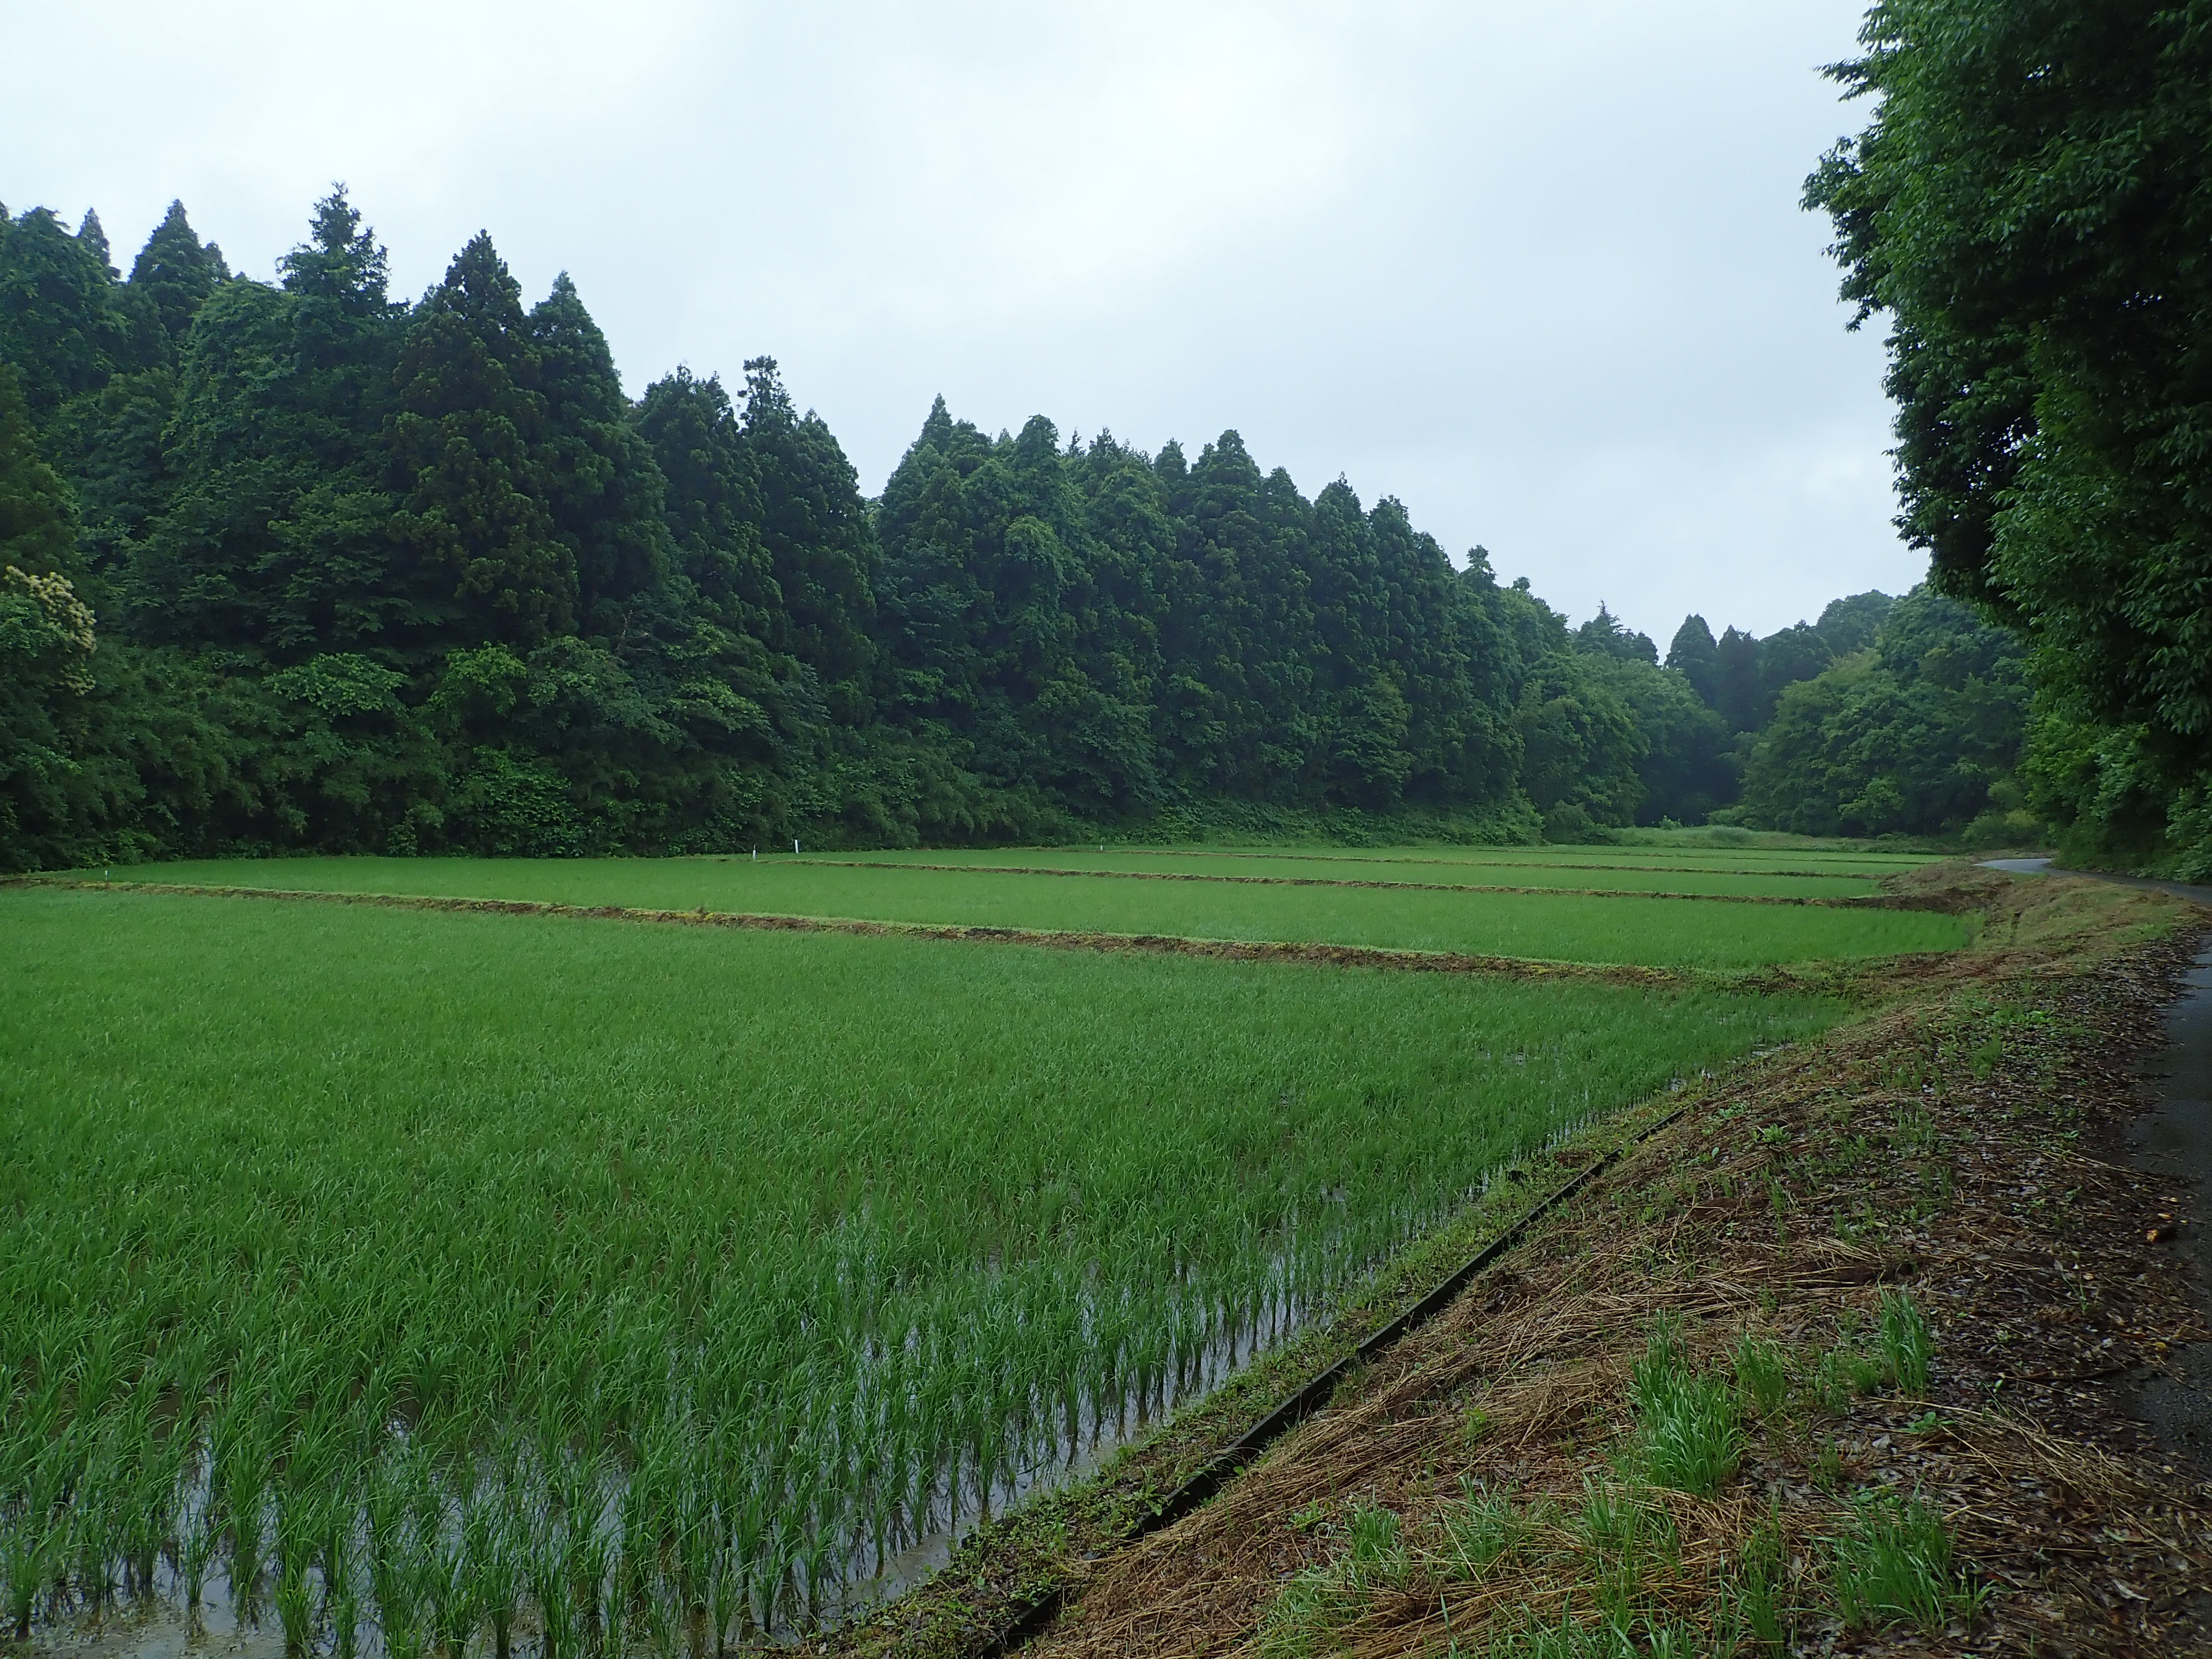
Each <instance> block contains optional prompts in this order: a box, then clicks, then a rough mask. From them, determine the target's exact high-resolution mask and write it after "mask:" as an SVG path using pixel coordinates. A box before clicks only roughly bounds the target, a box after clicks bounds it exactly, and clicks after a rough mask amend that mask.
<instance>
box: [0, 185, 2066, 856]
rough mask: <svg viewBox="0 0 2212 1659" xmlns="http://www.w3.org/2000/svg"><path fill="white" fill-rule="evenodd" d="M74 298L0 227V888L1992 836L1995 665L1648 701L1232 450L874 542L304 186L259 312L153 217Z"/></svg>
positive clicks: (1859, 658) (837, 463)
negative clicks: (1618, 832) (669, 858)
mask: <svg viewBox="0 0 2212 1659" xmlns="http://www.w3.org/2000/svg"><path fill="white" fill-rule="evenodd" d="M110 257H111V256H110V252H109V249H108V246H107V244H106V239H105V236H104V235H103V234H102V232H101V229H100V224H99V222H98V219H97V217H96V216H91V215H88V216H87V217H86V219H85V221H84V222H83V223H82V226H81V227H80V228H79V229H78V230H77V231H76V232H75V233H74V234H72V233H71V232H70V231H69V230H68V229H67V228H66V227H65V226H64V225H63V224H62V222H60V221H58V219H57V218H56V217H55V216H53V215H52V213H51V212H49V211H47V210H44V209H36V208H34V209H32V210H28V211H26V212H24V213H21V214H20V215H16V216H12V217H10V216H8V215H7V214H6V213H5V212H4V211H0V664H4V665H5V676H4V682H0V699H3V700H4V702H0V714H4V725H0V864H4V865H5V866H9V867H18V868H20V867H26V866H67V865H81V864H83V863H88V862H91V861H94V860H104V859H119V858H135V857H146V856H161V855H175V854H210V853H221V852H236V851H281V850H285V849H295V848H296V849H318V850H325V851H362V852H383V853H408V852H428V851H433V850H460V851H473V852H483V853H500V854H581V853H592V852H662V851H685V850H694V851H696V850H720V849H728V848H743V847H746V846H750V845H755V844H762V845H771V844H776V843H779V842H782V841H786V840H788V839H790V838H792V837H793V836H802V837H809V838H811V839H813V840H815V841H816V842H829V843H856V842H871V843H877V844H881V843H892V844H913V843H915V842H959V841H978V840H988V839H998V838H1012V837H1025V838H1048V837H1054V836H1066V835H1069V834H1073V833H1079V832H1081V831H1083V830H1085V829H1091V828H1094V827H1099V826H1116V827H1120V828H1123V829H1138V828H1142V827H1146V826H1149V827H1150V828H1152V829H1154V830H1157V831H1182V832H1185V833H1187V832H1188V831H1189V830H1190V829H1193V828H1200V827H1204V826H1205V825H1206V824H1207V823H1225V822H1235V823H1239V824H1241V825H1243V826H1244V827H1247V828H1249V827H1252V826H1254V825H1265V824H1269V823H1313V822H1316V821H1318V820H1321V819H1324V818H1327V817H1330V816H1331V815H1334V817H1336V819H1337V821H1338V822H1339V823H1344V822H1346V821H1355V822H1360V823H1367V822H1372V821H1376V820H1397V821H1400V822H1401V823H1404V822H1409V821H1411V820H1412V819H1415V818H1418V819H1419V822H1420V823H1421V824H1422V825H1423V826H1424V827H1425V828H1426V829H1428V830H1430V831H1431V832H1433V833H1444V834H1453V835H1461V836H1484V837H1492V838H1521V837H1528V836H1534V835H1537V834H1539V833H1548V834H1550V835H1552V836H1555V837H1559V838H1577V837H1587V836H1597V835H1601V834H1602V833H1603V832H1604V830H1605V829H1607V827H1608V826H1620V825H1626V824H1631V823H1661V822H1665V821H1674V822H1682V823H1690V822H1697V821H1699V820H1702V819H1705V817H1708V815H1711V814H1714V813H1716V812H1717V813H1720V814H1722V815H1723V818H1724V819H1726V818H1732V819H1734V820H1736V821H1742V822H1753V823H1774V824H1777V825H1781V826H1784V827H1789V828H1793V829H1794V828H1814V829H1820V830H1822V831H1824V832H1827V831H1843V832H1849V833H1874V834H1880V833H1884V832H1888V831H1903V832H1907V833H1917V834H1942V833H1954V832H1958V831H1960V830H1962V829H1966V828H1967V827H1968V826H1970V825H1973V824H1975V823H1984V825H1986V823H1987V822H1988V820H1989V818H1990V813H1991V812H1992V811H1996V812H1998V813H1999V814H2000V816H2001V815H2002V811H2003V809H2004V808H2006V807H2007V806H2008V805H2010V804H2011V802H2010V800H2009V799H2008V798H2007V797H2006V796H2005V793H2004V791H2005V789H2006V787H2007V785H2006V781H2005V775H2006V773H2007V770H2008V764H2009V761H2010V757H2011V750H2010V749H2008V747H2007V744H2008V743H2010V744H2012V745H2013V746H2014V747H2016V746H2017V742H2018V731H2019V727H2020V724H2021V708H2022V707H2023V703H2024V695H2025V694H2024V691H2023V690H2022V689H2021V678H2020V662H2019V657H2018V653H2017V652H2016V651H2014V650H2012V649H2011V648H2010V647H2009V645H2008V642H2007V641H2008V636H2005V635H2001V634H1998V633H1997V632H1996V631H1994V630H1991V629H1987V628H1985V627H1983V626H1982V625H1981V624H1979V623H1978V621H1977V620H1976V619H1975V618H1974V617H1972V614H1971V613H1970V612H1968V611H1966V610H1965V609H1964V608H1962V607H1960V606H1959V605H1955V604H1953V603H1951V602H1949V601H1947V600H1942V599H1937V598H1936V597H1935V596H1934V595H1930V594H1922V593H1916V594H1914V595H1912V596H1911V597H1909V598H1907V599H1905V600H1903V601H1899V602H1897V603H1896V604H1894V605H1893V604H1892V602H1891V601H1890V600H1888V599H1887V598H1885V597H1884V596H1881V595H1879V594H1867V595H1861V596H1859V597H1858V598H1857V599H1849V600H1842V601H1838V603H1837V604H1835V605H1831V606H1829V608H1828V610H1827V611H1826V612H1824V613H1823V615H1822V617H1821V618H1820V622H1819V623H1814V624H1810V625H1806V624H1801V625H1799V626H1798V627H1797V628H1796V629H1785V630H1783V631H1782V632H1781V633H1779V634H1776V635H1769V636H1768V637H1767V638H1765V639H1764V640H1758V639H1753V638H1752V637H1751V636H1750V635H1745V634H1742V633H1740V632H1739V631H1738V630H1736V629H1726V630H1725V631H1724V632H1723V634H1722V635H1721V636H1720V637H1719V638H1718V639H1715V638H1714V636H1713V635H1712V634H1711V629H1709V628H1708V626H1707V625H1706V624H1705V622H1704V621H1703V620H1701V619H1699V618H1697V617H1692V618H1691V619H1690V620H1689V621H1688V622H1687V623H1685V624H1684V627H1683V629H1682V630H1681V632H1680V633H1679V634H1678V635H1676V637H1675V639H1674V642H1673V646H1672V647H1671V649H1670V650H1669V652H1668V657H1667V659H1666V661H1665V663H1664V664H1662V663H1661V661H1660V660H1659V657H1658V653H1657V651H1656V647H1654V646H1653V645H1652V643H1651V641H1650V640H1649V639H1648V638H1646V637H1645V636H1644V635H1639V634H1632V633H1630V632H1628V631H1626V630H1625V629H1622V628H1621V627H1620V624H1619V623H1617V622H1616V621H1615V620H1614V619H1613V617H1611V616H1610V615H1609V614H1608V613H1607V612H1605V611H1601V613H1600V615H1599V616H1598V617H1596V618H1595V619H1594V620H1593V621H1591V622H1589V623H1584V624H1583V626H1582V627H1580V628H1579V629H1571V628H1570V627H1569V626H1568V625H1567V623H1566V622H1565V619H1564V618H1563V617H1560V616H1559V613H1557V612H1555V611H1553V610H1551V609H1550V607H1548V606H1547V605H1545V604H1544V603H1543V602H1542V600H1541V599H1538V598H1537V597H1536V596H1535V595H1534V593H1532V592H1530V591H1529V588H1528V583H1527V582H1526V580H1522V581H1517V582H1515V583H1511V584H1501V583H1499V582H1498V581H1497V580H1495V578H1494V576H1493V574H1492V570H1491V568H1490V566H1489V562H1488V560H1487V557H1486V555H1485V554H1484V553H1483V551H1482V550H1480V549H1479V548H1478V549H1476V550H1474V551H1473V552H1472V553H1471V554H1470V556H1468V561H1467V562H1466V564H1465V565H1464V567H1463V568H1455V567H1454V565H1453V563H1452V562H1451V561H1450V560H1449V558H1447V557H1446V556H1445V554H1444V551H1443V549H1442V548H1441V547H1440V546H1439V545H1438V544H1437V542H1436V541H1435V540H1434V539H1433V538H1431V537H1430V536H1428V535H1426V534H1425V533H1423V532H1420V531H1419V530H1417V529H1416V528H1415V527H1414V526H1413V525H1412V524H1411V523H1410V522H1409V520H1408V519H1407V514H1406V512H1405V509H1404V508H1403V507H1402V506H1401V504H1400V503H1398V502H1397V501H1395V500H1390V499H1387V498H1386V499H1384V500H1383V501H1378V502H1376V503H1375V504H1373V505H1372V506H1368V505H1365V504H1364V503H1362V502H1361V501H1360V500H1359V498H1358V496H1357V495H1355V494H1354V493H1353V491H1352V489H1351V488H1350V486H1349V485H1348V484H1346V483H1343V482H1341V481H1340V482H1338V483H1333V484H1330V485H1328V487H1326V488H1325V489H1322V490H1321V491H1320V492H1319V494H1318V495H1315V496H1313V497H1312V498H1310V499H1309V498H1308V497H1306V496H1305V495H1303V494H1301V493H1300V491H1299V490H1298V489H1297V487H1296V486H1295V485H1294V483H1292V481H1291V478H1290V477H1289V476H1288V475H1287V474H1286V473H1285V472H1284V471H1281V470H1280V469H1276V470H1274V471H1262V469H1261V466H1260V465H1259V464H1258V463H1257V462H1256V461H1255V459H1253V458H1252V456H1251V455H1250V454H1249V453H1248V452H1247V451H1246V449H1245V447H1244V445H1243V441H1241V439H1239V437H1238V436H1237V434H1236V433H1234V432H1227V433H1224V434H1223V435H1221V436H1220V437H1219V438H1218V439H1217V440H1216V441H1214V442H1212V443H1211V444H1208V445H1206V446H1205V447H1203V449H1202V450H1201V451H1200V453H1199V454H1198V455H1197V456H1196V457H1195V458H1192V457H1190V456H1188V455H1187V454H1186V453H1185V452H1184V451H1183V450H1182V447H1180V446H1179V445H1176V444H1175V443H1169V444H1167V445H1166V446H1164V447H1163V448H1161V449H1160V450H1159V451H1158V453H1151V454H1148V453H1145V452H1143V451H1141V450H1139V449H1136V448H1133V447H1129V446H1127V445H1125V444H1123V443H1121V442H1120V441H1116V440H1115V439H1114V438H1113V437H1112V436H1110V435H1105V434H1101V435H1097V436H1096V437H1094V438H1091V439H1090V440H1087V441H1084V440H1080V439H1078V438H1074V437H1071V438H1069V439H1067V440H1066V441H1062V439H1061V436H1060V433H1059V431H1058V430H1057V429H1056V428H1054V425H1053V424H1052V423H1051V422H1049V421H1047V420H1045V419H1043V418H1042V417H1038V418H1036V419H1032V420H1031V421H1030V422H1028V424H1027V425H1025V426H1024V428H1022V429H1021V431H1020V432H1019V433H1018V434H1011V435H1010V434H1006V433H1000V434H999V435H995V436H993V435H987V434H985V433H984V432H982V431H981V430H979V429H978V428H975V426H973V425H972V424H969V423H968V422H961V421H957V420H955V419H954V418H953V416H951V413H950V412H949V411H948V410H946V409H945V406H944V404H943V403H942V401H941V400H940V401H939V404H937V406H936V407H934V408H933V410H931V411H930V413H929V415H928V416H927V419H926V420H925V422H923V424H922V428H921V432H920V434H919V435H918V436H917V437H916V439H915V442H914V444H913V446H912V447H910V448H909V449H908V452H907V453H906V455H905V457H904V459H902V461H901V463H900V465H898V467H897V469H896V471H894V472H893V473H892V475H891V477H890V479H889V480H888V482H887V483H885V485H884V489H883V491H882V494H881V495H880V496H879V497H878V498H876V499H875V500H872V501H871V500H869V499H866V498H865V497H864V496H863V495H862V493H861V491H860V484H859V481H858V479H857V477H855V475H854V470H853V468H852V466H851V465H850V464H849V462H848V460H847V459H846V457H845V454H844V453H843V451H842V448H841V447H840V446H839V445H838V443H837V441H836V438H835V436H834V435H832V434H831V433H830V432H829V428H827V426H826V425H825V424H824V423H823V422H822V421H821V420H820V419H819V418H818V417H817V416H815V415H814V414H813V413H812V412H811V411H809V412H805V413H801V412H800V411H799V408H798V406H797V405H796V404H794V402H793V399H792V398H791V396H790V394H789V393H788V392H787V390H786V388H785V386H784V385H783V383H782V380H781V377H780V375H779V374H778V371H777V367H776V364H775V362H774V361H773V360H772V359H769V358H767V357H762V358H758V359H756V360H754V361H752V362H748V363H746V364H745V365H744V380H743V385H742V388H741V389H739V390H737V391H736V392H734V393H733V392H732V389H730V388H726V387H725V386H724V385H723V384H722V383H721V381H720V380H719V378H716V377H713V376H709V377H708V378H705V379H701V378H699V377H696V376H695V375H693V374H691V373H690V372H689V371H688V370H686V369H684V368H678V369H677V370H676V371H675V372H674V373H672V374H669V375H666V376H665V377H664V378H662V379H661V380H658V381H656V382H654V383H653V385H652V386H649V387H648V388H647V391H646V392H645V393H644V395H643V396H642V397H641V398H639V399H637V400H635V402H633V401H632V400H631V399H629V398H627V397H626V396H625V394H624V392H623V389H622V386H621V382H620V381H619V380H618V379H617V375H616V373H615V368H614V363H613V360H612V356H611V353H610V351H609V349H608V347H607V343H606V341H605V337H603V336H602V335H601V334H600V332H599V329H598V327H597V325H595V324H594V323H593V321H592V318H591V315H590V313H588V312H587V311H586V308H585V306H584V303H583V301H582V299H581V298H580V295H578V293H577V291H576V289H575V288H574V285H573V284H572V283H570V282H569V281H568V278H567V277H566V276H562V277H560V278H558V279H556V282H555V283H554V284H553V286H552V289H551V291H550V293H549V294H548V295H546V296H545V297H544V299H543V300H541V301H538V302H537V303H536V304H534V305H532V304H528V303H526V301H525V297H524V295H522V293H521V291H520V288H519V286H518V285H517V284H516V283H515V281H514V280H513V277H512V276H511V275H510V274H509V273H508V271H507V268H506V266H505V264H503V263H502V262H501V259H500V258H499V255H498V253H497V252H496V251H495V248H494V246H493V245H492V243H491V240H490V239H489V237H488V236H485V235H481V234H480V235H478V236H477V237H476V238H475V239H473V240H471V242H470V243H469V244H468V246H466V247H465V248H464V249H463V250H462V251H461V252H460V253H459V255H458V256H457V257H456V258H454V260H453V263H452V265H451V266H450V268H449V269H448V270H447V273H446V275H445V276H444V278H443V280H442V281H441V282H440V283H437V284H436V285H435V286H434V287H432V288H431V289H429V290H428V292H427V293H426V294H424V295H422V298H421V299H419V300H418V301H415V302H413V303H411V304H409V303H404V302H402V301H395V300H394V299H393V298H392V295H391V294H390V292H389V286H388V276H387V264H386V254H385V252H384V250H383V249H382V248H381V247H380V246H378V244H377V243H376V241H375V239H374V236H373V235H372V234H370V233H369V231H368V229H367V228H366V227H364V225H363V224H362V220H361V216H360V215H359V213H358V212H357V211H356V210H355V209H354V207H353V206H352V205H351V204H349V202H348V201H347V199H346V197H345V196H344V193H343V190H339V191H333V193H332V194H331V196H329V197H326V198H325V200H323V201H322V202H320V203H319V204H317V206H316V209H315V212H314V216H313V221H312V223H311V226H310V229H309V234H308V235H307V239H306V240H305V241H303V242H302V243H301V245H300V246H298V247H296V248H295V249H294V250H293V251H292V252H290V253H289V255H287V256H286V257H285V258H284V259H283V261H282V262H281V264H280V270H279V276H278V280H277V281H276V282H275V283H263V282H258V281H252V280H248V279H246V278H243V277H240V276H237V275H235V274H234V273H233V272H232V271H231V270H229V268H228V264H227V262H226V261H225V260H224V258H223V256H222V252H221V250H220V249H219V248H218V247H217V246H216V245H215V244H213V243H211V242H205V241H203V240H200V238H199V236H198V234H197V233H196V232H195V231H194V229H193V228H192V227H191V223H190V222H189V221H188V219H187V217H186V216H185V211H184V209H183V208H182V206H181V205H173V206H172V207H171V209H170V210H169V213H168V215H167V217H166V218H165V219H164V220H163V221H162V222H161V225H160V226H159V227H157V228H155V231H154V233H153V234H152V236H151V237H150V238H149V240H148V242H147V243H146V246H145V247H144V249H143V251H142V252H140V253H139V254H138V256H137V258H136V260H135V261H134V262H133V264H132V265H131V271H130V274H129V275H128V276H127V277H126V276H124V275H123V274H122V273H121V272H119V271H118V270H116V269H115V268H114V267H113V266H112V264H111V263H110ZM1931 663H1934V664H1936V666H1933V667H1931V666H1930V664H1931ZM2007 711H2009V712H2007ZM2008 722H2009V723H2008ZM2008 734H2009V735H2008ZM1793 745H1794V746H1793ZM1784 748H1787V749H1788V751H1789V752H1788V753H1787V754H1786V755H1785V754H1784V752H1783V750H1784ZM1801 750H1802V752H1801Z"/></svg>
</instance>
